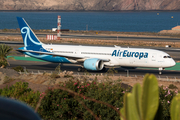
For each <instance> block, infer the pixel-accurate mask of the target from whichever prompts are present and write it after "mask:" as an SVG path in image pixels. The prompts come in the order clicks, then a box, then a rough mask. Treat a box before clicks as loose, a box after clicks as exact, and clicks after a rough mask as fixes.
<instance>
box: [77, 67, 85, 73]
mask: <svg viewBox="0 0 180 120" xmlns="http://www.w3.org/2000/svg"><path fill="white" fill-rule="evenodd" d="M77 71H78V72H84V71H85V68H83V67H78V69H77Z"/></svg>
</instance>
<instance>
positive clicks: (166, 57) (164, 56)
mask: <svg viewBox="0 0 180 120" xmlns="http://www.w3.org/2000/svg"><path fill="white" fill-rule="evenodd" d="M163 58H171V56H164V57H163Z"/></svg>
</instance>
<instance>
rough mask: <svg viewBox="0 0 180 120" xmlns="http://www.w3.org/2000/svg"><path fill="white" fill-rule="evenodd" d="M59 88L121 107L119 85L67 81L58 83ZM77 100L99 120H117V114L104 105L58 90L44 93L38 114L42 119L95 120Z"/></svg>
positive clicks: (49, 90)
mask: <svg viewBox="0 0 180 120" xmlns="http://www.w3.org/2000/svg"><path fill="white" fill-rule="evenodd" d="M59 86H64V87H66V88H68V89H70V90H73V91H74V92H77V93H78V94H82V95H84V96H86V97H90V98H94V99H96V100H100V101H103V102H107V103H109V104H111V105H113V106H115V107H117V109H120V108H121V107H122V105H123V103H122V101H123V95H124V92H125V91H124V89H122V88H121V86H120V84H114V85H112V84H111V83H105V84H103V83H98V84H97V82H96V81H93V82H92V83H89V82H85V83H83V84H81V83H80V82H79V81H76V82H73V81H68V82H66V83H60V84H59ZM77 99H79V100H81V101H82V102H83V103H84V104H85V105H86V106H87V107H88V108H89V109H91V110H92V111H93V112H94V114H96V115H97V116H98V117H99V118H101V119H115V120H118V119H119V115H118V114H117V112H116V111H114V110H113V109H111V108H109V107H107V106H106V105H103V104H98V103H95V102H92V101H89V100H87V99H86V98H79V97H77V96H74V95H72V94H70V93H68V92H66V91H63V90H60V89H48V90H47V91H46V96H45V97H44V98H43V100H42V102H41V106H40V108H39V110H38V113H39V114H40V115H41V116H42V118H43V119H95V118H94V117H93V116H92V115H91V114H90V113H89V111H87V110H86V109H85V108H84V107H83V105H82V104H80V103H79V102H78V100H77Z"/></svg>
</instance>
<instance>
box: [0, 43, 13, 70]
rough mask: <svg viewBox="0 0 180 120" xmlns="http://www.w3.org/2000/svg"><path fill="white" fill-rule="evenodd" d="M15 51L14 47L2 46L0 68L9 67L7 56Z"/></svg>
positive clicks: (0, 45) (0, 46) (0, 49)
mask: <svg viewBox="0 0 180 120" xmlns="http://www.w3.org/2000/svg"><path fill="white" fill-rule="evenodd" d="M12 50H13V48H12V47H10V46H8V45H5V44H0V67H1V68H5V67H6V66H7V65H9V63H8V61H7V56H8V55H11V54H12V53H11V51H12Z"/></svg>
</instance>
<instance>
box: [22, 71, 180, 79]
mask: <svg viewBox="0 0 180 120" xmlns="http://www.w3.org/2000/svg"><path fill="white" fill-rule="evenodd" d="M44 73H50V74H52V73H53V71H48V72H46V71H39V70H38V71H35V72H33V71H31V72H27V71H25V72H19V74H36V75H37V74H44ZM62 73H66V71H62ZM73 74H74V75H78V76H81V75H90V76H107V75H108V74H107V73H85V72H76V73H73ZM108 76H119V77H121V76H122V77H131V78H144V75H135V74H133V75H129V73H128V72H127V74H121V73H115V74H111V75H108ZM156 78H157V79H158V80H159V81H167V82H180V77H179V76H173V77H172V76H165V75H156Z"/></svg>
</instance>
